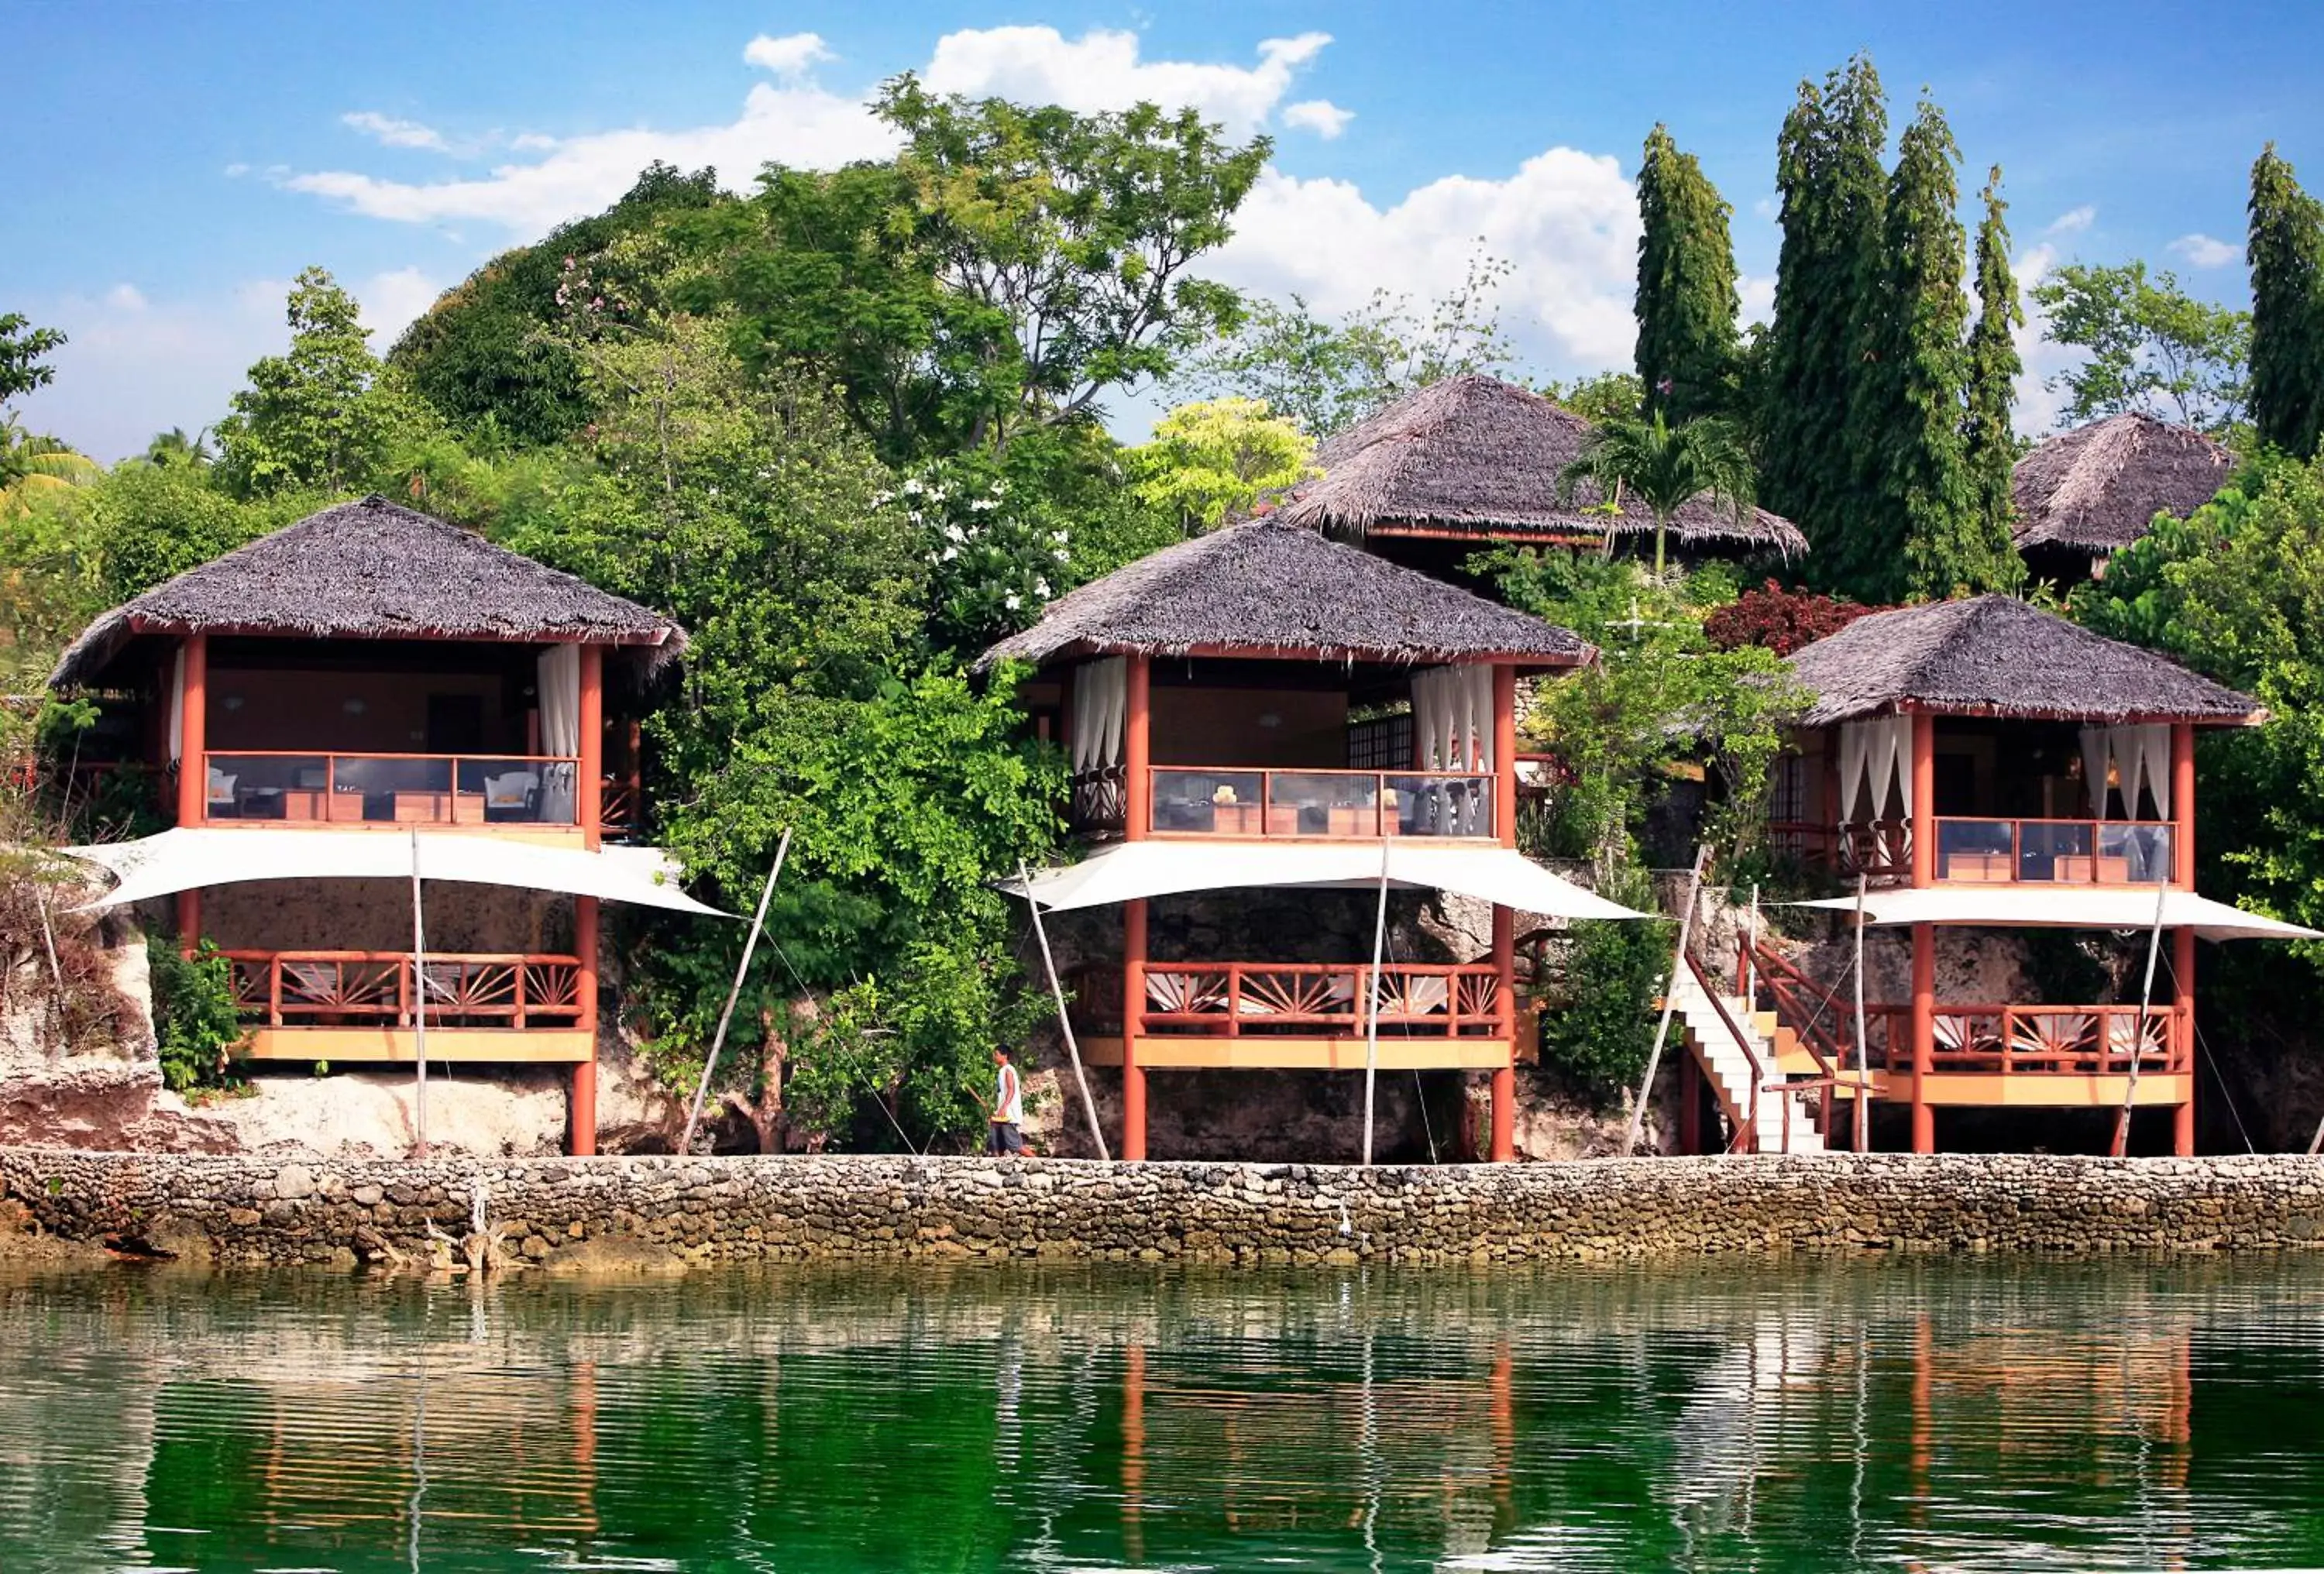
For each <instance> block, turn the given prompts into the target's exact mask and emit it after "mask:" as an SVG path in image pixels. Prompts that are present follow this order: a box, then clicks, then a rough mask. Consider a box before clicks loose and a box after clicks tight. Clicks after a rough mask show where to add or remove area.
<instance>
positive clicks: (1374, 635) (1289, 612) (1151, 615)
mask: <svg viewBox="0 0 2324 1574" xmlns="http://www.w3.org/2000/svg"><path fill="white" fill-rule="evenodd" d="M1131 654H1137V655H1147V656H1188V655H1196V654H1212V655H1233V656H1238V657H1244V656H1249V657H1307V658H1317V659H1323V660H1330V661H1342V662H1359V661H1360V662H1379V663H1385V664H1391V665H1400V666H1422V665H1427V664H1433V663H1445V662H1494V661H1500V662H1507V663H1510V664H1513V665H1516V666H1520V667H1570V666H1574V665H1577V664H1579V663H1581V662H1583V661H1586V660H1588V659H1589V658H1590V657H1591V654H1592V651H1591V648H1590V646H1589V645H1587V644H1586V643H1584V642H1583V641H1582V640H1581V639H1580V638H1579V637H1578V636H1576V635H1574V634H1573V633H1572V632H1570V631H1567V630H1564V629H1561V628H1558V627H1556V626H1555V625H1554V624H1550V623H1545V622H1544V621H1542V620H1540V619H1539V618H1536V617H1533V616H1530V615H1528V614H1526V613H1525V612H1517V611H1514V610H1512V609H1511V608H1508V607H1505V606H1502V605H1500V604H1499V603H1495V602H1490V601H1488V600H1486V599H1485V598H1484V597H1482V596H1480V595H1475V594H1471V593H1470V592H1468V591H1465V590H1462V589H1459V588H1458V587H1456V586H1453V585H1450V584H1444V583H1443V582H1442V581H1441V580H1436V579H1432V578H1430V577H1429V576H1428V575H1425V574H1420V573H1417V572H1416V571H1415V570H1413V569H1409V568H1406V567H1403V566H1399V565H1397V564H1394V563H1390V562H1388V561H1387V560H1385V559H1383V558H1380V557H1375V556H1373V555H1372V554H1371V553H1369V552H1364V551H1360V550H1359V549H1358V548H1353V547H1350V546H1345V545H1343V544H1342V543H1340V542H1338V541H1333V540H1327V539H1325V538H1323V537H1322V536H1320V535H1318V534H1316V533H1315V532H1314V530H1312V529H1303V528H1300V527H1299V526H1297V525H1295V524H1292V523H1289V522H1286V520H1285V519H1284V517H1283V515H1282V514H1281V513H1279V512H1278V513H1276V514H1270V515H1268V516H1267V517H1266V518H1263V519H1259V520H1250V521H1248V522H1245V523H1242V524H1238V525H1230V526H1228V527H1227V528H1226V529H1222V530H1214V531H1213V532H1212V533H1211V534H1209V535H1206V536H1199V537H1197V538H1194V539H1193V540H1191V541H1182V542H1180V543H1179V544H1178V545H1176V546H1175V547H1168V548H1164V549H1163V550H1161V551H1159V552H1157V553H1155V554H1154V555H1153V556H1151V557H1144V558H1141V559H1139V561H1138V562H1135V563H1132V564H1130V565H1129V566H1127V567H1124V568H1120V569H1117V570H1116V571H1115V572H1113V573H1111V574H1110V575H1106V576H1105V577H1104V578H1103V579H1100V580H1097V581H1095V582H1094V583H1093V584H1085V585H1083V586H1082V587H1081V588H1080V589H1079V590H1076V591H1074V592H1072V593H1070V594H1066V595H1064V596H1061V597H1059V598H1058V599H1057V600H1056V601H1055V602H1053V603H1050V604H1049V606H1048V608H1047V611H1045V612H1043V613H1042V615H1041V621H1039V622H1037V623H1036V624H1034V625H1033V627H1031V628H1029V629H1028V630H1026V631H1024V632H1022V633H1019V634H1013V635H1011V636H1010V638H1008V639H1006V640H1001V642H1000V643H999V644H997V645H995V646H993V647H992V648H991V649H990V650H987V651H986V652H985V653H984V655H983V656H982V658H980V662H981V665H983V666H986V667H990V666H991V665H992V664H994V663H996V662H1000V661H1004V660H1019V661H1032V662H1035V663H1047V662H1049V661H1051V660H1053V659H1055V658H1058V657H1061V656H1067V655H1131Z"/></svg>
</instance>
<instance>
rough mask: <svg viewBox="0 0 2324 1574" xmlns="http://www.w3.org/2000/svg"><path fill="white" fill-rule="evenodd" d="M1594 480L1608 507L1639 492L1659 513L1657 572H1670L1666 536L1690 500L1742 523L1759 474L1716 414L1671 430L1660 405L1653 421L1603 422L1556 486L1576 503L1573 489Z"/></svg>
mask: <svg viewBox="0 0 2324 1574" xmlns="http://www.w3.org/2000/svg"><path fill="white" fill-rule="evenodd" d="M1583 481H1589V482H1592V483H1596V485H1597V487H1598V489H1599V491H1600V493H1601V495H1603V496H1604V497H1605V498H1606V499H1607V506H1608V507H1609V509H1610V510H1611V511H1613V512H1616V513H1619V512H1621V511H1622V500H1623V498H1624V497H1625V496H1635V497H1636V498H1637V500H1638V501H1639V502H1642V503H1644V504H1645V505H1646V508H1647V509H1648V511H1651V512H1652V513H1653V515H1654V518H1655V577H1656V578H1660V577H1661V576H1662V575H1663V573H1664V569H1665V541H1664V538H1665V534H1666V533H1667V532H1668V530H1669V529H1670V522H1671V520H1672V519H1673V517H1674V516H1675V515H1676V514H1677V512H1678V511H1679V510H1680V509H1681V508H1682V507H1683V506H1684V505H1685V504H1686V503H1687V502H1688V501H1689V500H1690V499H1692V498H1696V497H1701V496H1705V495H1708V496H1709V497H1710V498H1711V501H1712V502H1713V504H1714V506H1717V507H1721V508H1724V509H1726V510H1728V511H1729V512H1730V513H1732V514H1733V515H1734V516H1735V518H1736V519H1737V520H1738V521H1739V520H1741V519H1742V517H1743V515H1744V514H1745V512H1747V511H1748V510H1749V509H1750V507H1751V493H1752V488H1753V486H1754V484H1755V481H1756V478H1755V476H1754V474H1753V472H1752V468H1751V453H1750V449H1749V448H1748V446H1747V445H1746V444H1745V442H1744V440H1743V434H1742V433H1741V431H1740V430H1738V428H1735V427H1733V426H1731V425H1729V423H1728V422H1726V421H1723V420H1719V419H1702V420H1698V421H1690V422H1688V423H1687V424H1686V425H1684V426H1682V427H1674V426H1672V425H1671V424H1670V423H1669V422H1668V421H1667V420H1666V419H1664V416H1663V413H1662V412H1661V411H1660V410H1657V411H1655V414H1654V416H1653V418H1652V419H1648V420H1643V421H1640V420H1610V421H1606V422H1602V423H1601V424H1600V426H1599V427H1598V428H1597V429H1596V430H1594V431H1592V432H1591V434H1590V438H1589V441H1588V442H1586V443H1584V444H1583V445H1582V452H1581V453H1580V454H1579V455H1577V456H1575V458H1574V460H1573V462H1572V464H1571V465H1567V466H1566V467H1565V470H1564V473H1563V474H1562V475H1561V476H1560V477H1559V482H1558V485H1559V491H1560V492H1561V493H1562V494H1563V498H1564V500H1565V501H1566V502H1569V503H1570V502H1572V499H1573V492H1574V488H1575V486H1576V485H1577V484H1578V483H1581V482H1583Z"/></svg>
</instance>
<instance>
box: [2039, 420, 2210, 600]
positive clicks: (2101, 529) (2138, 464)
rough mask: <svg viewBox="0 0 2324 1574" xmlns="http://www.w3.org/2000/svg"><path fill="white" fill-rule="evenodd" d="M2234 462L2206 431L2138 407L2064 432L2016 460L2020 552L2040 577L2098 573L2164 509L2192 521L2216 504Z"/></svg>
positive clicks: (2067, 577) (2066, 580)
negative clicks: (2194, 515) (2209, 504)
mask: <svg viewBox="0 0 2324 1574" xmlns="http://www.w3.org/2000/svg"><path fill="white" fill-rule="evenodd" d="M2235 468H2236V456H2235V455H2234V454H2233V453H2231V452H2229V451H2228V450H2227V447H2226V446H2223V445H2221V444H2220V443H2218V442H2217V441H2215V440H2214V439H2212V438H2210V437H2206V436H2205V435H2204V434H2202V433H2201V432H2199V431H2196V430H2194V429H2193V428H2189V427H2181V426H2173V425H2172V424H2171V423H2170V422H2168V421H2161V420H2157V419H2154V418H2153V416H2150V415H2141V414H2139V413H2138V412H2137V411H2135V410H2132V411H2127V412H2126V413H2124V414H2122V415H2115V416H2108V417H2107V418H2106V419H2104V420H2098V421H2092V422H2090V423H2089V425H2088V426H2082V427H2076V428H2074V429H2073V430H2072V431H2070V432H2061V433H2060V434H2058V435H2057V436H2056V437H2048V438H2045V439H2043V441H2042V442H2040V443H2038V444H2036V445H2035V446H2034V447H2033V452H2031V453H2029V454H2027V455H2026V456H2025V457H2024V458H2023V459H2020V460H2019V461H2018V462H2017V469H2016V472H2015V475H2014V477H2013V479H2012V481H2011V488H2010V490H2011V496H2012V500H2013V501H2014V502H2015V504H2016V509H2017V523H2016V527H2015V536H2016V540H2017V550H2018V552H2019V553H2020V554H2021V555H2023V556H2024V558H2025V562H2026V565H2027V566H2029V567H2030V568H2032V569H2033V573H2034V575H2035V577H2037V578H2041V579H2049V580H2056V581H2058V582H2060V583H2063V584H2071V583H2072V582H2073V581H2075V580H2078V579H2085V578H2092V577H2095V576H2096V575H2099V574H2102V573H2104V572H2105V569H2106V562H2107V558H2108V557H2111V556H2113V555H2114V554H2115V553H2116V552H2119V551H2121V550H2122V549H2123V548H2125V547H2127V546H2129V545H2130V544H2131V543H2132V542H2134V541H2136V540H2137V539H2139V538H2141V537H2143V536H2144V535H2145V534H2146V532H2147V529H2148V528H2149V527H2150V526H2151V525H2153V522H2154V518H2155V516H2156V515H2157V514H2171V515H2173V516H2176V517H2178V518H2181V519H2184V518H2185V517H2186V516H2187V515H2189V514H2190V513H2192V512H2194V511H2195V510H2197V509H2199V508H2200V507H2202V506H2203V505H2204V504H2205V503H2207V502H2210V501H2211V499H2212V498H2213V497H2215V496H2217V495H2218V491H2219V488H2221V487H2222V486H2224V485H2226V484H2227V479H2228V477H2229V476H2231V475H2233V474H2235Z"/></svg>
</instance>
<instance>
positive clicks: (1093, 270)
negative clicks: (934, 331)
mask: <svg viewBox="0 0 2324 1574" xmlns="http://www.w3.org/2000/svg"><path fill="white" fill-rule="evenodd" d="M878 111H879V114H880V115H881V118H882V119H883V120H885V121H887V122H888V123H889V124H891V125H893V126H895V127H896V128H897V129H898V130H899V131H900V132H902V133H904V137H905V146H904V151H903V152H902V153H901V154H900V155H899V160H898V167H899V169H900V170H902V172H903V174H904V177H905V179H906V181H907V183H908V188H909V190H910V192H911V198H912V204H913V206H912V212H911V223H912V226H913V232H912V233H913V235H914V238H915V241H916V243H917V244H919V245H922V246H924V247H926V248H927V251H928V253H929V254H930V255H931V256H932V257H933V258H934V259H935V261H936V275H937V278H938V279H939V280H940V281H941V282H942V283H943V285H944V287H945V289H946V290H949V291H950V292H951V293H952V295H953V296H954V299H955V301H956V302H957V303H958V304H959V305H960V307H962V308H964V309H961V310H957V311H954V312H953V313H950V314H948V316H949V320H948V321H947V323H946V324H945V332H944V334H943V336H942V337H941V338H940V340H939V342H938V344H937V345H936V358H937V363H938V364H939V366H940V367H942V369H943V371H944V373H945V380H946V382H947V384H948V386H949V390H950V397H951V400H952V402H953V405H954V410H955V412H956V413H955V415H954V423H955V426H956V428H957V429H959V430H960V431H961V432H962V433H963V435H964V441H966V442H967V444H968V445H969V446H982V445H984V444H986V443H988V442H989V443H991V444H992V445H993V446H1006V444H1007V441H1008V439H1009V437H1010V436H1011V435H1012V433H1013V432H1014V431H1015V430H1016V429H1017V428H1019V427H1021V426H1028V425H1029V426H1043V425H1049V424H1054V423H1057V422H1065V421H1073V420H1077V419H1084V418H1085V417H1092V416H1094V415H1095V414H1096V413H1097V412H1098V406H1097V401H1098V400H1100V399H1101V398H1102V396H1103V395H1105V394H1106V393H1107V392H1109V391H1112V390H1116V389H1120V388H1125V387H1128V386H1130V385H1132V384H1134V383H1136V382H1139V381H1141V380H1145V379H1151V378H1159V377H1162V376H1165V375H1167V373H1169V372H1170V370H1171V368H1172V367H1173V366H1174V365H1175V364H1176V360H1177V357H1178V356H1179V355H1180V354H1183V353H1185V351H1186V350H1188V349H1190V348H1192V347H1194V346H1195V345H1200V344H1203V343H1204V342H1206V341H1207V340H1209V339H1210V338H1211V337H1212V336H1214V335H1216V334H1218V333H1220V332H1222V331H1226V330H1231V329H1232V328H1233V327H1234V326H1235V323H1236V321H1237V318H1238V317H1239V314H1240V298H1239V297H1238V296H1237V295H1236V294H1235V292H1234V291H1233V290H1230V289H1228V288H1227V287H1226V286H1225V285H1222V284H1219V283H1216V282H1213V281H1210V280H1205V279H1201V278H1197V277H1195V276H1194V275H1193V274H1192V273H1190V272H1188V271H1187V270H1188V265H1189V264H1190V263H1192V262H1194V259H1195V258H1197V257H1199V256H1201V255H1202V254H1203V253H1205V252H1207V251H1210V250H1212V249H1213V248H1215V247H1217V246H1219V245H1221V244H1223V243H1224V242H1225V241H1226V239H1227V238H1228V236H1229V235H1231V233H1232V229H1231V223H1230V221H1231V217H1232V216H1233V214H1234V210H1235V209H1236V208H1237V207H1240V205H1241V202H1242V199H1243V198H1244V197H1245V196H1246V195H1247V194H1248V193H1249V191H1250V186H1251V182H1252V181H1254V180H1255V179H1258V177H1259V170H1260V169H1261V167H1262V166H1263V165H1264V164H1265V163H1266V161H1267V155H1268V151H1269V147H1270V144H1269V143H1268V140H1267V139H1266V138H1265V137H1259V138H1254V139H1253V140H1252V141H1251V142H1250V143H1245V144H1243V145H1242V146H1240V147H1237V146H1234V145H1232V144H1231V143H1227V142H1226V141H1225V140H1224V139H1223V138H1222V135H1221V133H1220V132H1219V129H1218V128H1217V127H1216V126H1214V125H1212V124H1207V123H1205V122H1204V121H1203V118H1202V116H1201V115H1199V114H1197V113H1196V112H1194V111H1193V110H1191V109H1189V110H1183V111H1180V112H1178V113H1176V114H1166V113H1164V112H1163V111H1162V110H1160V109H1157V108H1156V107H1155V106H1153V105H1151V104H1140V105H1139V106H1135V107H1134V108H1131V109H1130V110H1128V111H1124V112H1120V113H1112V112H1108V113H1102V114H1097V115H1076V114H1074V112H1073V111H1071V110H1067V109H1064V108H1060V107H1057V106H1047V107H1043V108H1037V109H1028V108H1024V107H1021V106H1017V105H1013V104H1010V103H1008V102H1007V101H1005V100H1003V99H999V98H988V99H985V100H982V102H972V101H971V100H969V99H967V98H965V97H960V96H957V95H954V96H949V97H945V96H937V95H933V94H930V93H929V92H927V90H926V89H925V88H923V87H921V86H920V84H919V82H918V79H917V78H914V77H913V76H912V75H911V74H909V73H906V74H905V75H903V76H900V77H898V78H894V79H893V80H891V81H890V82H888V83H887V84H886V85H885V86H884V87H882V88H881V94H880V98H879V104H878Z"/></svg>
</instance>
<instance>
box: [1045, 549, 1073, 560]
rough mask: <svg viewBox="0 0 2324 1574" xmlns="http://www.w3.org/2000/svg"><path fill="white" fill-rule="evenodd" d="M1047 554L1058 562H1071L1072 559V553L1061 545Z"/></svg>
mask: <svg viewBox="0 0 2324 1574" xmlns="http://www.w3.org/2000/svg"><path fill="white" fill-rule="evenodd" d="M1049 556H1050V557H1054V558H1056V560H1057V561H1058V562H1060V563H1071V562H1072V561H1073V560H1074V555H1073V554H1072V553H1070V552H1068V551H1066V550H1065V548H1063V547H1060V548H1057V549H1056V551H1054V552H1052V553H1050V554H1049Z"/></svg>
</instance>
